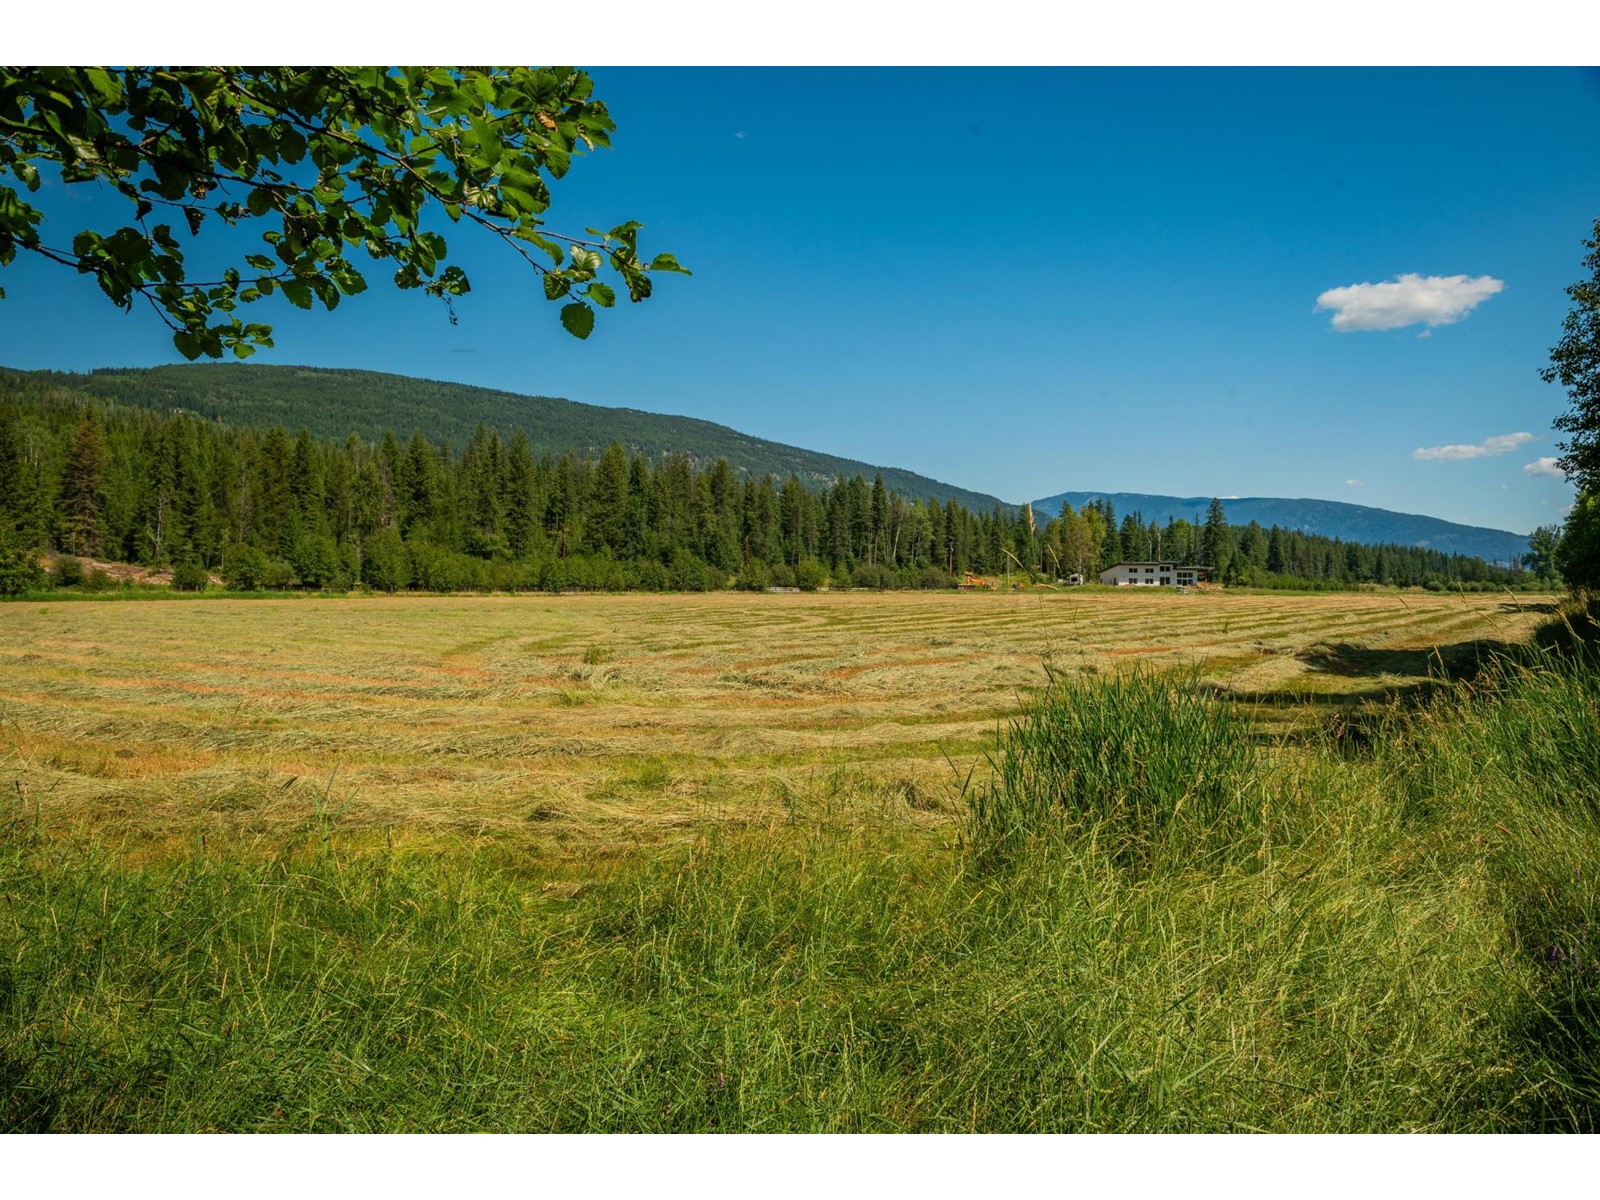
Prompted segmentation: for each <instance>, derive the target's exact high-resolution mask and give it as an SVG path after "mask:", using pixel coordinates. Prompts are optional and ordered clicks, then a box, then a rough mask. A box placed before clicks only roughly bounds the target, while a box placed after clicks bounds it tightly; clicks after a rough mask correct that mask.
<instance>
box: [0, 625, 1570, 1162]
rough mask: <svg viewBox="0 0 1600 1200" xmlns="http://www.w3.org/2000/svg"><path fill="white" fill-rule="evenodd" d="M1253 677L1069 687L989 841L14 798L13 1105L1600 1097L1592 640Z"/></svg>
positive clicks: (1403, 1124)
mask: <svg viewBox="0 0 1600 1200" xmlns="http://www.w3.org/2000/svg"><path fill="white" fill-rule="evenodd" d="M1228 712H1229V710H1228V709H1227V702H1225V701H1224V700H1222V699H1219V698H1218V697H1217V695H1216V694H1215V693H1214V692H1210V693H1201V692H1197V691H1195V690H1194V689H1193V688H1192V687H1189V686H1186V685H1185V684H1184V683H1183V681H1181V680H1180V681H1178V682H1177V683H1176V684H1175V683H1173V682H1172V681H1171V680H1159V679H1156V678H1154V677H1150V676H1148V675H1146V676H1142V677H1138V678H1136V679H1134V680H1131V681H1124V682H1116V681H1106V680H1096V679H1083V678H1081V677H1077V676H1074V677H1071V678H1062V679H1058V681H1057V682H1056V684H1055V686H1054V688H1053V689H1052V690H1050V691H1047V692H1046V693H1045V694H1044V695H1043V696H1042V697H1041V698H1040V699H1039V700H1038V701H1037V702H1036V703H1035V704H1034V705H1032V706H1031V707H1030V708H1029V709H1028V710H1027V712H1025V713H1024V715H1023V716H1022V717H1020V718H1019V720H1018V722H1017V724H1016V725H1015V726H1014V727H1013V728H1012V729H1011V730H1010V731H1009V732H1007V733H1006V734H1005V735H1004V736H1003V737H1002V739H1001V741H1000V744H999V745H998V746H997V748H996V750H995V751H994V754H995V757H996V767H997V769H996V771H995V773H994V777H993V782H992V783H984V784H983V787H984V788H985V789H987V790H985V791H984V792H983V793H982V794H981V796H980V795H979V793H978V792H976V791H971V792H970V793H969V794H970V796H971V799H972V800H973V801H974V804H973V808H972V816H971V818H970V819H969V820H968V821H967V822H966V823H965V824H964V825H963V826H962V837H961V839H960V842H959V844H955V843H954V842H953V841H952V839H949V838H947V837H945V836H943V834H942V832H941V831H939V830H928V829H924V828H921V827H919V826H917V825H916V824H914V823H911V822H908V821H906V820H903V819H900V817H898V816H897V815H896V811H895V810H894V808H893V807H892V806H890V805H888V804H875V805H862V804H860V803H856V802H853V799H854V798H852V797H850V796H847V795H841V796H839V797H837V798H836V799H837V801H838V802H837V804H835V805H833V806H831V807H830V806H824V807H821V808H817V807H810V808H797V809H794V810H792V811H791V814H790V817H789V818H788V819H783V820H778V821H775V822H773V823H772V824H770V825H767V826H760V827H750V826H739V825H735V824H729V823H726V822H716V821H708V822H706V823H704V824H703V825H702V826H701V827H700V829H699V835H698V836H696V837H694V838H693V839H692V840H688V841H684V842H680V843H676V844H669V845H665V846H662V847H658V848H656V849H654V850H652V851H651V852H649V853H638V854H632V855H627V856H622V857H607V858H593V859H569V860H564V861H556V860H553V859H549V858H545V857H535V858H532V859H529V860H526V861H524V860H521V859H519V858H517V857H516V856H515V855H514V854H511V853H509V852H508V851H506V850H505V849H504V848H501V849H498V850H497V849H495V848H494V847H490V848H487V849H485V848H478V849H464V850H463V851H461V852H460V853H457V854H436V853H435V854H422V853H413V852H408V851H406V850H405V849H401V850H399V851H394V852H388V851H383V850H378V851H372V850H369V849H361V850H356V849H351V848H349V847H348V846H346V845H344V844H342V842H341V837H342V834H341V832H340V830H339V828H338V827H337V825H335V824H333V823H331V822H327V823H324V824H322V825H320V826H316V827H313V828H310V829H308V830H306V831H305V835H304V836H303V837H302V838H301V839H300V840H299V841H298V842H297V843H295V844H293V845H284V846H283V847H282V848H281V851H280V852H279V853H278V854H276V855H275V856H271V857H265V858H263V857H245V856H241V855H238V854H236V853H233V852H231V851H229V852H221V853H219V852H215V851H208V850H204V849H202V848H200V847H198V846H197V847H196V848H195V851H194V852H193V853H191V854H189V855H186V856H182V857H179V858H176V859H163V860H156V861H152V862H149V863H146V864H145V865H142V866H140V865H130V864H128V863H127V862H125V861H118V860H117V859H116V856H115V855H114V854H113V853H112V852H111V851H109V850H107V849H104V848H100V847H97V846H95V845H94V844H92V843H85V842H75V841H73V840H70V839H67V838H64V837H62V836H59V835H58V836H47V834H46V832H43V831H41V829H40V826H39V821H38V818H37V817H36V816H35V815H34V811H33V810H32V809H31V807H30V806H27V805H24V804H22V803H20V802H18V801H12V802H11V805H12V811H11V813H10V820H9V823H8V826H7V832H6V836H5V840H4V842H3V851H0V895H3V896H4V901H3V903H0V946H3V947H4V948H5V953H4V954H3V956H0V1125H4V1126H5V1127H6V1128H12V1129H56V1130H70V1129H102V1130H116V1129H137V1130H200V1129H234V1130H237V1129H243V1130H401V1129H408V1130H466V1129H495V1130H662V1131H687V1130H724V1131H733V1130H740V1131H778V1130H840V1131H901V1130H918V1131H958V1130H988V1131H995V1130H1081V1131H1112V1130H1122V1131H1180V1130H1182V1131H1223V1130H1256V1129H1261V1130H1295V1131H1303V1132H1320V1131H1357V1130H1371V1131H1390V1130H1454V1131H1508V1130H1538V1129H1551V1130H1591V1129H1593V1128H1594V1126H1595V1124H1596V1114H1597V1113H1600V1052H1597V1046H1600V1020H1597V1013H1600V965H1597V956H1596V953H1595V951H1594V950H1593V949H1592V943H1593V941H1594V938H1595V936H1596V934H1595V930H1596V929H1597V917H1600V914H1597V904H1600V895H1597V890H1596V879H1595V871H1596V865H1597V864H1600V783H1597V781H1596V777H1595V770H1594V764H1595V762H1596V761H1597V759H1596V754H1597V749H1600V747H1597V739H1600V668H1597V665H1596V664H1595V662H1594V661H1592V660H1587V661H1586V660H1584V659H1582V658H1573V657H1560V656H1557V655H1553V654H1547V655H1545V656H1543V657H1540V656H1532V657H1529V658H1527V659H1526V660H1524V661H1521V662H1511V661H1507V662H1503V663H1501V664H1499V665H1498V666H1495V667H1493V668H1491V669H1490V670H1488V671H1486V672H1484V673H1481V674H1480V675H1479V676H1477V678H1476V679H1474V680H1473V681H1472V682H1471V683H1458V684H1454V685H1449V686H1441V687H1440V688H1439V689H1438V690H1437V691H1435V692H1434V693H1433V694H1432V695H1431V696H1430V697H1429V698H1428V699H1427V700H1426V702H1424V703H1421V704H1418V705H1416V706H1413V707H1409V708H1406V709H1400V708H1396V709H1395V710H1394V711H1393V712H1392V713H1390V714H1388V715H1387V716H1386V717H1385V718H1384V719H1382V720H1378V721H1376V722H1375V723H1374V724H1373V726H1372V732H1371V736H1370V737H1369V738H1367V739H1366V740H1365V741H1363V742H1361V743H1359V744H1355V745H1352V744H1351V743H1350V741H1349V739H1348V738H1342V737H1337V736H1335V734H1334V733H1330V734H1329V735H1328V736H1327V737H1326V738H1324V739H1323V740H1322V741H1320V742H1313V743H1310V744H1303V745H1299V746H1296V747H1294V748H1292V749H1286V750H1284V751H1281V752H1280V751H1275V750H1273V749H1272V748H1270V747H1267V748H1262V747H1261V746H1260V739H1259V736H1258V735H1257V733H1256V732H1255V731H1254V730H1252V729H1251V728H1249V727H1248V726H1247V725H1245V724H1244V723H1242V722H1232V721H1231V717H1229V716H1227V715H1224V714H1227V713H1228ZM1062 720H1071V721H1076V722H1077V723H1078V727H1079V729H1080V730H1083V731H1093V732H1095V734H1096V736H1099V737H1101V738H1102V739H1104V738H1108V737H1109V738H1116V737H1122V738H1124V739H1126V743H1127V744H1126V746H1124V747H1121V748H1104V749H1102V748H1096V749H1095V750H1094V751H1093V752H1092V753H1091V752H1089V751H1087V750H1086V749H1085V748H1084V747H1082V746H1074V745H1071V744H1062V743H1061V742H1060V741H1059V738H1058V734H1057V732H1056V727H1057V723H1058V722H1060V721H1062ZM1143 722H1153V723H1154V724H1155V726H1156V728H1157V730H1162V729H1165V730H1167V731H1169V732H1171V733H1172V734H1173V736H1172V737H1170V738H1168V737H1151V736H1149V735H1148V731H1146V730H1144V729H1143V728H1142V723H1143ZM1218 722H1220V723H1218ZM1209 723H1215V728H1212V727H1211V726H1210V724H1209ZM1038 756H1044V758H1045V760H1047V761H1049V762H1050V763H1051V764H1052V768H1051V769H1050V770H1037V769H1034V768H1033V767H1031V766H1029V765H1028V763H1029V761H1030V760H1031V759H1032V758H1037V757H1038ZM1173 756H1176V760H1175V761H1172V759H1173ZM1011 760H1014V761H1012V766H1013V767H1014V769H1010V768H1008V767H1007V766H1006V764H1007V762H1008V761H1011ZM1130 769H1131V771H1132V775H1131V777H1130ZM1074 773H1075V774H1074ZM658 774H659V773H658V772H657V771H656V770H654V769H653V768H652V769H651V770H648V771H643V772H641V774H640V777H639V779H638V782H639V784H640V785H641V786H646V787H649V786H656V785H657V784H658V783H661V782H663V780H661V779H658V778H657V775H658ZM1064 777H1066V778H1070V779H1073V780H1075V782H1072V783H1070V784H1063V783H1062V782H1061V781H1062V779H1063V778H1064ZM841 786H848V784H844V783H841ZM976 786H977V785H976V784H975V785H974V787H976ZM1206 797H1209V799H1206ZM1202 801H1204V802H1202ZM985 806H987V807H985ZM986 813H987V814H988V816H987V817H986V816H985V814H986ZM1185 813H1188V814H1191V815H1192V817H1193V819H1190V818H1188V817H1185V816H1184V814H1185ZM995 817H1003V818H1004V819H999V820H993V819H990V818H995Z"/></svg>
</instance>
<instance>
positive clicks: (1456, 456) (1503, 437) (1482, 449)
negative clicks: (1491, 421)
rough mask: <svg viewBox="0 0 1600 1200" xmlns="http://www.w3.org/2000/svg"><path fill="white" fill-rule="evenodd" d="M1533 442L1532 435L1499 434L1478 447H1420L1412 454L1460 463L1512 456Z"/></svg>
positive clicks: (1421, 457) (1412, 455)
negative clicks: (1526, 443) (1462, 460)
mask: <svg viewBox="0 0 1600 1200" xmlns="http://www.w3.org/2000/svg"><path fill="white" fill-rule="evenodd" d="M1533 440H1534V438H1533V434H1531V433H1497V434H1495V435H1494V436H1493V437H1487V438H1484V439H1483V441H1481V442H1479V443H1478V444H1477V445H1476V446H1462V445H1455V446H1418V447H1417V448H1416V449H1415V450H1413V451H1412V452H1411V457H1412V458H1418V459H1438V460H1440V461H1442V462H1458V461H1460V460H1461V459H1463V458H1493V457H1494V456H1495V455H1497V454H1510V453H1511V452H1512V451H1513V450H1515V449H1517V448H1518V447H1519V446H1521V445H1523V444H1524V443H1525V442H1531V441H1533Z"/></svg>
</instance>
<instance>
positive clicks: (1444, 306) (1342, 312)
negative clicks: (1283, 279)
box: [1315, 274, 1506, 333]
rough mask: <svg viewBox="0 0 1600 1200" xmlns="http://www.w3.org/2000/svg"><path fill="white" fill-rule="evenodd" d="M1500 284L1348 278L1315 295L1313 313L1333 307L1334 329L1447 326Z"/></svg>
mask: <svg viewBox="0 0 1600 1200" xmlns="http://www.w3.org/2000/svg"><path fill="white" fill-rule="evenodd" d="M1505 286H1506V285H1505V283H1504V282H1502V281H1501V280H1499V279H1496V278H1494V277H1493V276H1492V275H1479V276H1476V277H1475V278H1470V277H1468V276H1466V275H1416V274H1409V275H1401V276H1399V277H1397V278H1395V279H1391V280H1388V281H1387V282H1385V283H1352V284H1350V285H1349V286H1348V287H1337V288H1329V289H1328V290H1327V291H1325V292H1323V293H1322V295H1320V296H1318V297H1317V307H1316V310H1315V311H1317V312H1321V311H1322V310H1323V309H1325V308H1327V309H1332V310H1333V327H1334V328H1335V329H1337V330H1338V331H1339V332H1340V333H1352V332H1354V331H1356V330H1363V329H1399V328H1401V327H1402V326H1405V325H1427V326H1428V327H1429V328H1432V327H1433V326H1435V325H1452V324H1454V323H1455V322H1457V321H1459V320H1461V318H1463V317H1465V316H1466V315H1467V314H1468V313H1469V312H1471V311H1472V310H1473V309H1474V308H1476V307H1478V305H1480V304H1482V303H1483V302H1484V301H1485V300H1487V299H1488V298H1489V297H1490V296H1493V295H1494V294H1495V293H1497V292H1500V291H1502V290H1503V289H1504V288H1505Z"/></svg>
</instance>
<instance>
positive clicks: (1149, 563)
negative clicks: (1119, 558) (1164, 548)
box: [1106, 559, 1211, 571]
mask: <svg viewBox="0 0 1600 1200" xmlns="http://www.w3.org/2000/svg"><path fill="white" fill-rule="evenodd" d="M1118 567H1171V568H1172V569H1173V570H1175V571H1209V570H1211V568H1210V567H1198V566H1196V567H1191V566H1188V565H1186V564H1184V563H1177V562H1161V561H1159V560H1156V559H1149V560H1145V559H1139V560H1137V561H1134V560H1132V559H1128V560H1125V561H1123V562H1117V563H1112V564H1111V565H1110V566H1109V567H1107V568H1106V570H1108V571H1115V570H1116V569H1117V568H1118Z"/></svg>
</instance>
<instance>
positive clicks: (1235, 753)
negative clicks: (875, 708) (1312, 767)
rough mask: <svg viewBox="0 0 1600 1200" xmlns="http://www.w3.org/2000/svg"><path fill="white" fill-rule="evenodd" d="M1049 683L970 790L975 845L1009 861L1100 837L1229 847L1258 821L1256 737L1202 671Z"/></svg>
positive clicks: (1127, 846) (1124, 846)
mask: <svg viewBox="0 0 1600 1200" xmlns="http://www.w3.org/2000/svg"><path fill="white" fill-rule="evenodd" d="M1048 675H1049V682H1048V685H1047V686H1046V687H1045V689H1044V691H1043V692H1042V693H1041V694H1040V696H1039V697H1038V698H1037V699H1036V700H1035V701H1034V702H1033V703H1032V704H1030V705H1029V706H1028V708H1027V709H1026V710H1025V711H1024V713H1023V714H1022V716H1021V717H1020V718H1018V719H1017V720H1016V721H1014V722H1013V723H1012V725H1011V727H1010V729H1009V730H1008V732H1007V735H1006V736H1005V737H1004V738H1003V739H1002V741H1001V743H1000V746H999V748H998V751H997V753H996V755H995V756H994V757H993V759H992V766H993V767H994V773H993V776H992V778H991V779H989V780H986V781H984V782H983V783H982V784H981V785H980V786H979V787H977V788H975V789H972V790H971V793H970V795H969V802H970V807H971V816H972V820H971V826H972V828H971V832H970V840H971V841H972V842H973V843H974V844H976V845H977V846H979V847H980V848H982V849H984V850H987V851H996V850H998V851H1002V852H1005V853H1016V852H1019V851H1021V850H1023V849H1024V848H1026V847H1029V846H1033V845H1036V844H1037V843H1038V842H1039V841H1040V840H1041V839H1060V838H1062V837H1067V838H1078V839H1081V838H1084V837H1086V836H1087V837H1096V836H1100V837H1107V838H1110V839H1111V840H1112V841H1113V842H1114V843H1116V845H1117V846H1118V848H1119V849H1120V850H1121V851H1122V852H1124V853H1137V852H1141V851H1142V852H1148V851H1149V850H1150V849H1151V848H1152V846H1153V845H1155V844H1157V843H1159V842H1161V841H1162V840H1163V839H1167V838H1170V837H1177V838H1178V839H1179V840H1181V841H1184V842H1186V843H1190V844H1193V843H1194V842H1195V841H1196V840H1197V839H1198V840H1204V839H1207V838H1210V839H1211V840H1213V841H1221V842H1222V843H1224V844H1226V843H1231V842H1233V841H1234V840H1236V839H1237V838H1238V837H1239V836H1240V835H1241V834H1243V833H1244V832H1245V831H1246V830H1247V829H1250V828H1252V827H1254V826H1256V825H1257V824H1258V821H1259V817H1260V809H1261V804H1262V799H1263V792H1262V776H1261V773H1260V772H1259V770H1258V769H1257V767H1258V764H1257V754H1256V744H1255V739H1254V737H1253V735H1252V732H1251V730H1250V729H1249V727H1248V724H1247V722H1246V719H1245V718H1244V717H1243V716H1241V715H1240V714H1239V713H1238V712H1237V711H1236V710H1235V709H1234V708H1233V706H1232V705H1231V704H1228V703H1226V702H1225V701H1221V700H1217V699H1215V698H1213V697H1212V696H1210V695H1208V694H1207V693H1206V692H1204V691H1203V690H1202V688H1201V686H1200V677H1199V673H1198V672H1197V671H1191V672H1188V673H1187V674H1180V675H1165V674H1159V673H1156V672H1153V671H1148V670H1141V669H1138V668H1135V669H1133V670H1130V671H1128V672H1127V673H1125V674H1121V675H1114V676H1110V677H1101V676H1082V675H1073V674H1061V673H1057V672H1055V671H1053V670H1050V671H1049V672H1048Z"/></svg>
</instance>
